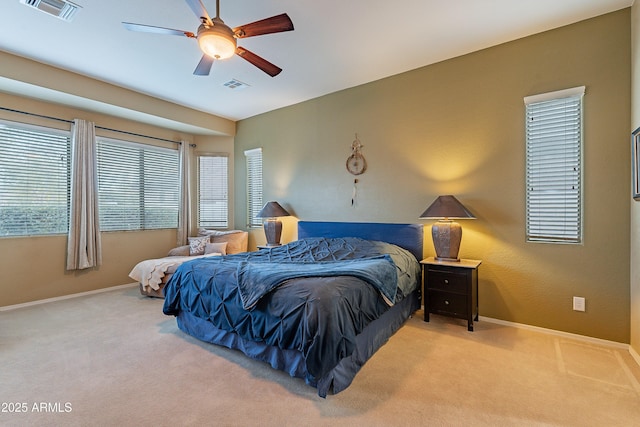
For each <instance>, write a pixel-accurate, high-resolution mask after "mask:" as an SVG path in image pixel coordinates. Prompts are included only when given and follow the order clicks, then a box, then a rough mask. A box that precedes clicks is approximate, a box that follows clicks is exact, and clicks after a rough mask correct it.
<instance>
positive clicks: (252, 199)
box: [244, 148, 262, 227]
mask: <svg viewBox="0 0 640 427" xmlns="http://www.w3.org/2000/svg"><path fill="white" fill-rule="evenodd" d="M244 155H245V157H246V159H247V225H248V226H249V227H261V226H262V222H261V221H260V218H258V217H257V216H256V215H258V213H260V210H261V209H262V148H254V149H253V150H247V151H245V152H244Z"/></svg>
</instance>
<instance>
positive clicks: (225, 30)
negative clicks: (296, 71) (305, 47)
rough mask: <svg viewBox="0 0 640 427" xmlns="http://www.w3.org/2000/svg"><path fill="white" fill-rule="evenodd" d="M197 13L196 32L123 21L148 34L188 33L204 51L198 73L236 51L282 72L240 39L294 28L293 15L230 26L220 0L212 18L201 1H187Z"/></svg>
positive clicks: (272, 72) (271, 70)
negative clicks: (198, 21) (222, 11)
mask: <svg viewBox="0 0 640 427" xmlns="http://www.w3.org/2000/svg"><path fill="white" fill-rule="evenodd" d="M185 1H186V2H187V5H188V6H189V7H190V8H191V10H192V11H193V13H195V14H196V16H197V17H198V19H200V22H201V24H200V26H199V27H198V30H197V32H196V33H195V34H194V33H192V32H190V31H182V30H174V29H171V28H164V27H154V26H152V25H143V24H133V23H131V22H123V23H122V25H124V27H125V28H126V29H127V30H130V31H140V32H145V33H157V34H170V35H176V36H186V37H189V38H194V39H197V40H198V45H199V46H200V49H201V50H202V52H203V55H202V58H201V59H200V62H199V63H198V66H197V67H196V69H195V71H194V72H193V74H195V75H197V76H208V75H209V72H210V71H211V66H212V65H213V61H214V60H216V59H227V58H230V57H232V56H233V55H234V54H236V55H238V56H239V57H241V58H243V59H245V60H247V61H249V62H250V63H251V64H253V65H255V66H256V67H258V68H260V69H261V70H262V71H264V72H265V73H267V74H269V75H270V76H271V77H275V76H277V75H278V74H280V72H281V71H282V68H280V67H278V66H276V65H274V64H272V63H271V62H269V61H267V60H266V59H264V58H261V57H260V56H258V55H256V54H255V53H253V52H251V51H249V50H247V49H245V48H243V47H240V46H238V44H237V40H236V39H242V38H246V37H254V36H261V35H264V34H272V33H280V32H283V31H292V30H293V22H291V19H290V18H289V15H287V14H286V13H283V14H281V15H276V16H272V17H271V18H266V19H262V20H260V21H256V22H252V23H250V24H245V25H241V26H239V27H235V28H230V27H229V26H227V25H226V24H225V23H224V21H222V19H220V0H216V17H215V18H213V19H212V18H210V17H209V14H208V13H207V10H206V9H205V7H204V5H203V4H202V1H201V0H185Z"/></svg>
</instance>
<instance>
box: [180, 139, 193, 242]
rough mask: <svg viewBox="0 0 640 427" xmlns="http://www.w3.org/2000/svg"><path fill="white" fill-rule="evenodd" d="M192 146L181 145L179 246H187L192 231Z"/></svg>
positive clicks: (187, 144) (183, 143)
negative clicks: (190, 177)
mask: <svg viewBox="0 0 640 427" xmlns="http://www.w3.org/2000/svg"><path fill="white" fill-rule="evenodd" d="M190 153H191V146H190V145H189V143H188V142H187V141H181V143H180V207H179V211H178V246H182V245H186V244H187V242H188V238H189V231H190V230H191V197H190V196H191V184H190V182H191V180H190V179H189V176H190V173H191V166H190V165H191V154H190Z"/></svg>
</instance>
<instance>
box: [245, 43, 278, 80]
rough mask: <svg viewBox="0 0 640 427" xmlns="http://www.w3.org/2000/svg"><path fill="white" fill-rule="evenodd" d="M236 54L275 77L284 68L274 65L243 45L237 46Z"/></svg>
mask: <svg viewBox="0 0 640 427" xmlns="http://www.w3.org/2000/svg"><path fill="white" fill-rule="evenodd" d="M236 55H238V56H239V57H241V58H243V59H246V60H247V61H249V62H250V63H252V64H253V65H255V66H256V67H258V68H260V69H261V70H262V71H264V72H265V73H267V74H269V75H270V76H271V77H275V76H277V75H278V74H280V72H281V71H282V68H280V67H278V66H276V65H273V64H272V63H271V62H269V61H267V60H266V59H264V58H261V57H259V56H258V55H256V54H255V53H253V52H250V51H248V50H247V49H245V48H243V47H239V46H238V47H237V48H236Z"/></svg>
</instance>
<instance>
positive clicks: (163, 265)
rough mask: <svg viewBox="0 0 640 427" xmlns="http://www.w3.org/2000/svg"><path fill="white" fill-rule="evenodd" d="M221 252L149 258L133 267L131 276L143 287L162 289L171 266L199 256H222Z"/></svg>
mask: <svg viewBox="0 0 640 427" xmlns="http://www.w3.org/2000/svg"><path fill="white" fill-rule="evenodd" d="M220 255H221V254H219V253H210V254H207V255H195V256H170V257H164V258H157V259H147V260H144V261H140V262H139V263H138V264H136V266H135V267H133V270H131V273H129V277H131V278H132V279H133V280H135V281H136V282H140V284H141V285H142V288H143V289H145V290H146V289H147V288H151V289H154V290H156V291H157V290H158V289H160V283H162V278H163V277H164V275H165V273H166V272H167V270H168V269H170V268H171V267H177V266H178V265H180V264H182V263H183V262H186V261H191V260H194V259H198V258H204V257H210V256H220Z"/></svg>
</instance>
